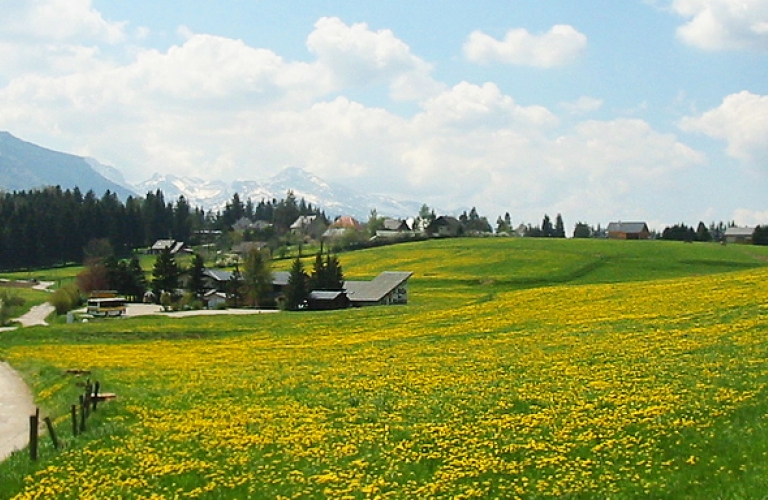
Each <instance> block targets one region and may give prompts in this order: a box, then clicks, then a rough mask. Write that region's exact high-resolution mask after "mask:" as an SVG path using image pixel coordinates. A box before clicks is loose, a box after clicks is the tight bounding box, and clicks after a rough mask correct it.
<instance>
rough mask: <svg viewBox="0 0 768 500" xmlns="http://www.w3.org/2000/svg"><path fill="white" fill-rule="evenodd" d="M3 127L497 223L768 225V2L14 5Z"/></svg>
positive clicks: (214, 172)
mask: <svg viewBox="0 0 768 500" xmlns="http://www.w3.org/2000/svg"><path fill="white" fill-rule="evenodd" d="M0 8H2V9H3V12H5V13H6V15H4V16H3V19H2V20H0V130H7V131H9V132H11V133H12V134H14V135H16V136H18V137H20V138H22V139H25V140H29V141H32V142H35V143H37V144H40V145H43V146H46V147H49V148H52V149H58V150H63V151H68V152H72V153H75V154H81V155H88V156H93V157H95V158H97V159H98V160H100V161H102V162H104V163H108V164H111V165H114V166H115V167H117V168H119V169H120V170H121V171H122V172H123V173H124V174H125V176H126V178H127V179H128V180H129V181H132V182H139V181H142V180H145V179H147V178H149V177H150V176H151V175H152V174H153V173H155V172H160V173H172V174H176V175H181V176H191V177H199V178H202V179H207V180H214V179H220V180H226V181H230V180H258V179H262V178H265V177H268V176H270V175H272V174H274V173H276V172H277V171H279V170H281V169H282V168H284V167H288V166H294V167H301V168H304V169H306V170H308V171H310V172H312V173H314V174H316V175H318V176H320V177H322V178H325V179H328V180H333V181H338V182H342V183H344V184H346V185H348V186H349V187H352V188H355V189H358V190H360V191H364V192H369V193H379V194H387V195H390V196H392V197H395V198H399V199H408V200H414V201H419V202H424V203H427V204H429V205H430V206H434V207H438V208H440V209H444V210H450V209H452V208H455V207H470V206H476V207H477V208H478V210H479V211H480V213H481V214H484V215H487V216H488V217H489V219H491V220H495V219H496V217H497V216H498V215H502V214H503V213H504V212H509V213H510V214H511V215H512V219H513V222H514V223H516V224H517V223H521V222H522V223H529V222H530V223H538V222H540V221H541V218H542V216H543V214H545V213H547V214H549V215H550V216H554V214H556V213H562V214H563V217H564V219H565V221H566V224H568V225H569V226H572V225H573V224H574V223H575V222H576V221H585V222H589V223H592V224H598V223H600V224H603V225H605V224H607V223H608V222H610V221H611V220H646V221H648V222H649V223H650V224H651V225H652V226H654V227H656V228H659V229H661V228H662V227H663V226H664V225H667V224H672V223H676V222H685V223H688V224H695V223H697V222H698V221H699V220H703V221H705V222H709V221H719V220H726V221H729V220H734V221H736V222H737V223H739V224H744V225H747V224H749V225H754V224H759V223H762V224H767V223H768V196H766V191H767V190H766V188H768V160H767V159H766V158H768V0H743V1H733V0H646V1H642V0H638V1H623V2H616V1H615V0H613V1H610V2H609V1H607V0H597V1H592V2H589V3H586V2H573V1H563V0H544V1H541V0H539V1H535V0H517V1H485V0H481V1H476V2H460V1H452V0H448V1H420V2H403V1H388V2H340V1H315V2H304V1H299V2H295V1H294V2H277V1H267V0H260V1H245V0H225V1H218V2H193V1H190V2H183V3H181V2H170V1H153V2H145V1H133V2H122V1H121V2H114V1H106V0H103V1H102V0H30V1H27V2H14V1H11V0H0Z"/></svg>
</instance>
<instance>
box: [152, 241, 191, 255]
mask: <svg viewBox="0 0 768 500" xmlns="http://www.w3.org/2000/svg"><path fill="white" fill-rule="evenodd" d="M166 250H170V252H171V254H172V255H176V254H177V253H179V252H181V251H182V250H184V242H183V241H176V240H157V241H156V242H155V243H154V244H153V245H152V246H151V247H150V248H149V251H148V252H147V253H149V254H150V255H158V254H161V253H163V252H164V251H166Z"/></svg>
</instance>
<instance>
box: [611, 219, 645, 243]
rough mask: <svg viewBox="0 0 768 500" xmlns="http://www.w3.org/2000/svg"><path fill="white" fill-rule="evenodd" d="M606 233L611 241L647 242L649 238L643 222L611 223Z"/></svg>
mask: <svg viewBox="0 0 768 500" xmlns="http://www.w3.org/2000/svg"><path fill="white" fill-rule="evenodd" d="M607 233H608V238H609V239H612V240H647V239H648V238H650V237H651V232H650V231H649V230H648V225H647V224H646V223H645V222H621V221H619V222H611V223H610V224H608V229H607Z"/></svg>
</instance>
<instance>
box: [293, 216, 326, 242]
mask: <svg viewBox="0 0 768 500" xmlns="http://www.w3.org/2000/svg"><path fill="white" fill-rule="evenodd" d="M325 229H326V227H325V222H323V220H322V219H321V218H320V217H318V216H317V215H302V216H300V217H299V218H298V219H296V221H295V222H294V223H293V224H291V227H290V230H291V233H293V234H296V235H299V236H309V237H311V238H319V237H320V236H321V235H322V234H323V232H324V231H325Z"/></svg>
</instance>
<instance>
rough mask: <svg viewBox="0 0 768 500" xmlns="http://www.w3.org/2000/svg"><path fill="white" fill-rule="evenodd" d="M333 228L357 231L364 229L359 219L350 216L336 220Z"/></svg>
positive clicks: (332, 225)
mask: <svg viewBox="0 0 768 500" xmlns="http://www.w3.org/2000/svg"><path fill="white" fill-rule="evenodd" d="M331 227H334V228H344V229H356V230H358V231H359V230H361V229H363V225H362V224H360V223H359V222H358V221H357V219H355V218H354V217H351V216H349V215H342V216H341V217H337V218H336V220H334V221H333V224H331Z"/></svg>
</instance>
